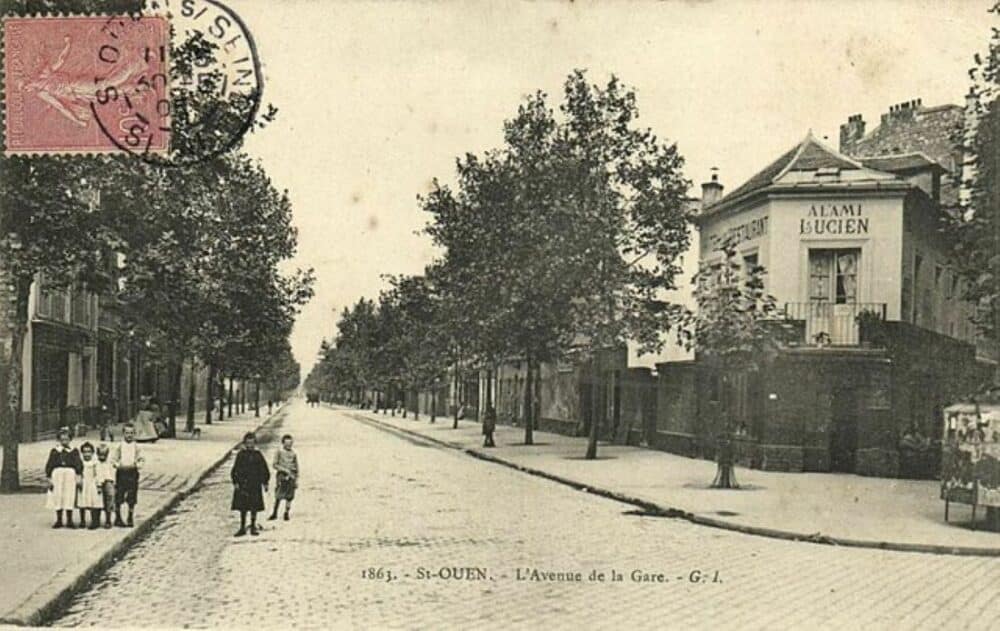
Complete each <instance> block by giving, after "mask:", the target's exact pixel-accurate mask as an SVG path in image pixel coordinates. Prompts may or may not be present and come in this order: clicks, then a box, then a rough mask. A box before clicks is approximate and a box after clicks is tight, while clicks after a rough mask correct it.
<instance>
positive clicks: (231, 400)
mask: <svg viewBox="0 0 1000 631" xmlns="http://www.w3.org/2000/svg"><path fill="white" fill-rule="evenodd" d="M228 407H229V413H228V414H226V418H233V378H232V377H230V378H229V406H228Z"/></svg>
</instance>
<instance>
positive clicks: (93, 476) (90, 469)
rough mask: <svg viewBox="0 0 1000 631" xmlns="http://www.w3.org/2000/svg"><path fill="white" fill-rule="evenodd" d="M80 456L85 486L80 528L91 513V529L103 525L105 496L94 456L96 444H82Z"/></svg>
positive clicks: (82, 495)
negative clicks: (102, 494) (102, 509)
mask: <svg viewBox="0 0 1000 631" xmlns="http://www.w3.org/2000/svg"><path fill="white" fill-rule="evenodd" d="M80 457H81V458H83V486H82V487H81V488H80V501H79V505H80V528H83V527H85V526H86V525H87V513H88V512H89V513H90V529H91V530H94V529H95V528H97V527H98V526H100V525H101V508H103V506H104V498H103V497H101V482H100V480H99V479H98V476H97V464H98V462H97V459H96V458H94V446H93V445H91V444H90V443H89V442H86V443H83V444H82V445H80Z"/></svg>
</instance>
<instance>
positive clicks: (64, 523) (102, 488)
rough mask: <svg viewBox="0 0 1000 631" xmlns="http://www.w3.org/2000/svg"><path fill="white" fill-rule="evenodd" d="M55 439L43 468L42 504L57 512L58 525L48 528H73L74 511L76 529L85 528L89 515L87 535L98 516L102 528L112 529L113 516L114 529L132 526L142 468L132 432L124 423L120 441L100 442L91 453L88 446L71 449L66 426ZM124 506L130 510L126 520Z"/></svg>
mask: <svg viewBox="0 0 1000 631" xmlns="http://www.w3.org/2000/svg"><path fill="white" fill-rule="evenodd" d="M56 437H57V438H58V440H59V445H58V446H57V447H54V448H53V449H52V451H51V452H49V459H48V461H47V462H46V463H45V475H46V477H47V478H48V480H49V490H48V494H47V495H46V500H45V504H46V507H47V508H49V510H54V511H55V513H56V522H55V523H54V524H53V525H52V527H53V528H63V527H66V528H74V527H75V526H74V523H73V511H74V510H79V513H80V524H79V526H78V527H79V528H88V526H87V514H88V513H89V514H90V526H89V528H90V529H91V530H94V529H96V528H99V527H100V525H101V513H103V514H104V527H105V528H111V514H112V513H114V515H115V522H114V524H115V525H116V526H122V527H130V526H133V525H135V522H134V511H135V504H136V500H137V499H138V494H139V468H140V467H141V466H142V463H143V458H142V455H141V453H140V451H139V445H138V444H137V443H136V442H135V428H134V427H133V426H132V425H131V424H129V423H126V424H125V426H124V428H123V430H122V440H121V442H119V443H117V444H116V445H115V446H114V447H113V448H110V447H108V445H105V444H103V443H102V444H99V445H98V446H97V447H96V448H95V447H94V445H93V444H92V443H90V442H85V443H83V444H82V445H80V447H79V449H76V448H73V447H71V446H70V440H71V436H70V432H69V428H67V427H63V428H61V429H60V430H59V431H58V433H57V435H56ZM95 456H96V458H95ZM122 506H126V507H127V508H128V513H127V518H126V519H124V520H123V519H122ZM64 518H65V520H64Z"/></svg>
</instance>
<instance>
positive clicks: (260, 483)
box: [231, 432, 271, 537]
mask: <svg viewBox="0 0 1000 631" xmlns="http://www.w3.org/2000/svg"><path fill="white" fill-rule="evenodd" d="M231 477H232V480H233V502H232V506H231V508H232V510H234V511H239V512H240V529H239V530H238V531H236V536H237V537H242V536H243V535H245V534H247V513H249V514H250V534H251V535H259V534H260V531H259V530H258V529H257V513H258V512H260V511H262V510H264V492H266V491H267V483H268V482H270V480H271V472H270V471H269V470H268V468H267V461H266V460H264V456H263V454H261V453H260V451H258V449H257V437H256V436H255V435H254V433H253V432H247V433H246V435H244V436H243V448H242V449H240V451H239V453H237V454H236V462H234V463H233V470H232V473H231Z"/></svg>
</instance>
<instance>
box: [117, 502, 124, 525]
mask: <svg viewBox="0 0 1000 631" xmlns="http://www.w3.org/2000/svg"><path fill="white" fill-rule="evenodd" d="M115 526H118V527H119V528H124V527H125V522H123V521H122V507H121V506H119V507H117V508H116V509H115Z"/></svg>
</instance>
